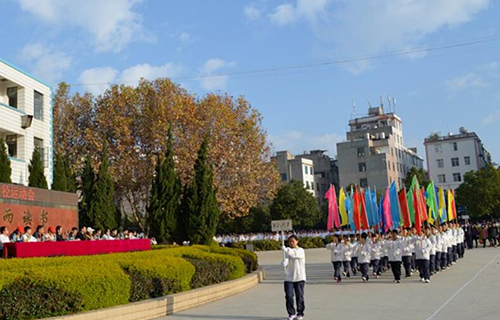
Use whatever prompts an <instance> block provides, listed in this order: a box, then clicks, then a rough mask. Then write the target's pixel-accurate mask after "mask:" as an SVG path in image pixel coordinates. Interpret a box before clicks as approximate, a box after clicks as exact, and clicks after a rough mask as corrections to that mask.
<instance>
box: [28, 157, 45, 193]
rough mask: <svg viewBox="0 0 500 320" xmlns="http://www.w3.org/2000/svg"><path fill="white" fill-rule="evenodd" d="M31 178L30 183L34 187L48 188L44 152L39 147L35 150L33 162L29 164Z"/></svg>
mask: <svg viewBox="0 0 500 320" xmlns="http://www.w3.org/2000/svg"><path fill="white" fill-rule="evenodd" d="M28 170H29V178H28V185H29V186H30V187H33V188H41V189H48V185H47V178H45V173H44V169H43V162H42V154H41V153H40V150H39V149H38V148H35V150H33V155H32V156H31V162H30V164H29V166H28Z"/></svg>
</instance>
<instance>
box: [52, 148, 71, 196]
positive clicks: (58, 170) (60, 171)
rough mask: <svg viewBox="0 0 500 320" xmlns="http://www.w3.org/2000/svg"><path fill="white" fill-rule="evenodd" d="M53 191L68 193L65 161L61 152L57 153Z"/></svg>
mask: <svg viewBox="0 0 500 320" xmlns="http://www.w3.org/2000/svg"><path fill="white" fill-rule="evenodd" d="M52 190H56V191H67V183H66V171H65V168H64V161H63V157H62V156H61V154H60V153H59V152H57V153H56V154H55V157H54V178H53V181H52Z"/></svg>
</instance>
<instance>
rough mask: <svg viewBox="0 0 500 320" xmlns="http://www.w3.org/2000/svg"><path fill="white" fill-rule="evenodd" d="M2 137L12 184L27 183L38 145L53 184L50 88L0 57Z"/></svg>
mask: <svg viewBox="0 0 500 320" xmlns="http://www.w3.org/2000/svg"><path fill="white" fill-rule="evenodd" d="M0 136H2V137H3V138H4V140H5V141H6V143H7V147H8V152H9V157H10V159H11V167H12V182H13V183H16V184H22V185H27V184H28V176H29V171H28V165H29V163H30V160H31V156H32V154H33V150H34V148H35V146H36V147H38V148H40V150H41V152H42V160H43V164H44V168H45V176H46V177H47V183H48V185H49V186H50V185H51V184H52V168H53V155H52V138H53V137H52V97H51V87H50V85H48V84H46V83H44V82H42V81H40V80H37V79H36V78H34V77H32V76H30V75H29V74H27V73H26V72H24V71H22V70H20V69H18V68H17V67H15V66H13V65H11V64H9V63H7V62H5V61H3V60H1V59H0Z"/></svg>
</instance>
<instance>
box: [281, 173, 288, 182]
mask: <svg viewBox="0 0 500 320" xmlns="http://www.w3.org/2000/svg"><path fill="white" fill-rule="evenodd" d="M286 180H287V175H286V173H282V174H281V181H286Z"/></svg>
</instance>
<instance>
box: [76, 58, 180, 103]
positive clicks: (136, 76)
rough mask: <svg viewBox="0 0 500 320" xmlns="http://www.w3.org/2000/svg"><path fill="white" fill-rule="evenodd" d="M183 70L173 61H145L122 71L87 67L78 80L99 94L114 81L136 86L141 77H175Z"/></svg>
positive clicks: (89, 89) (86, 87)
mask: <svg viewBox="0 0 500 320" xmlns="http://www.w3.org/2000/svg"><path fill="white" fill-rule="evenodd" d="M182 71H183V68H182V66H180V65H177V64H175V63H173V62H169V63H166V64H164V65H161V66H152V65H149V64H147V63H144V64H138V65H135V66H132V67H130V68H127V69H125V70H123V71H122V72H119V71H118V70H116V69H114V68H109V67H105V68H93V69H87V70H84V71H83V72H82V73H81V74H80V77H79V78H78V81H79V82H80V83H81V84H82V86H83V87H84V89H85V90H86V91H89V92H92V93H93V94H95V95H97V94H101V93H103V92H104V91H105V90H106V89H108V88H109V87H110V86H111V84H113V83H119V84H126V85H131V86H134V85H137V84H138V82H139V80H140V79H141V78H144V79H148V80H155V79H157V78H174V77H177V76H179V75H180V74H181V73H182Z"/></svg>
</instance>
